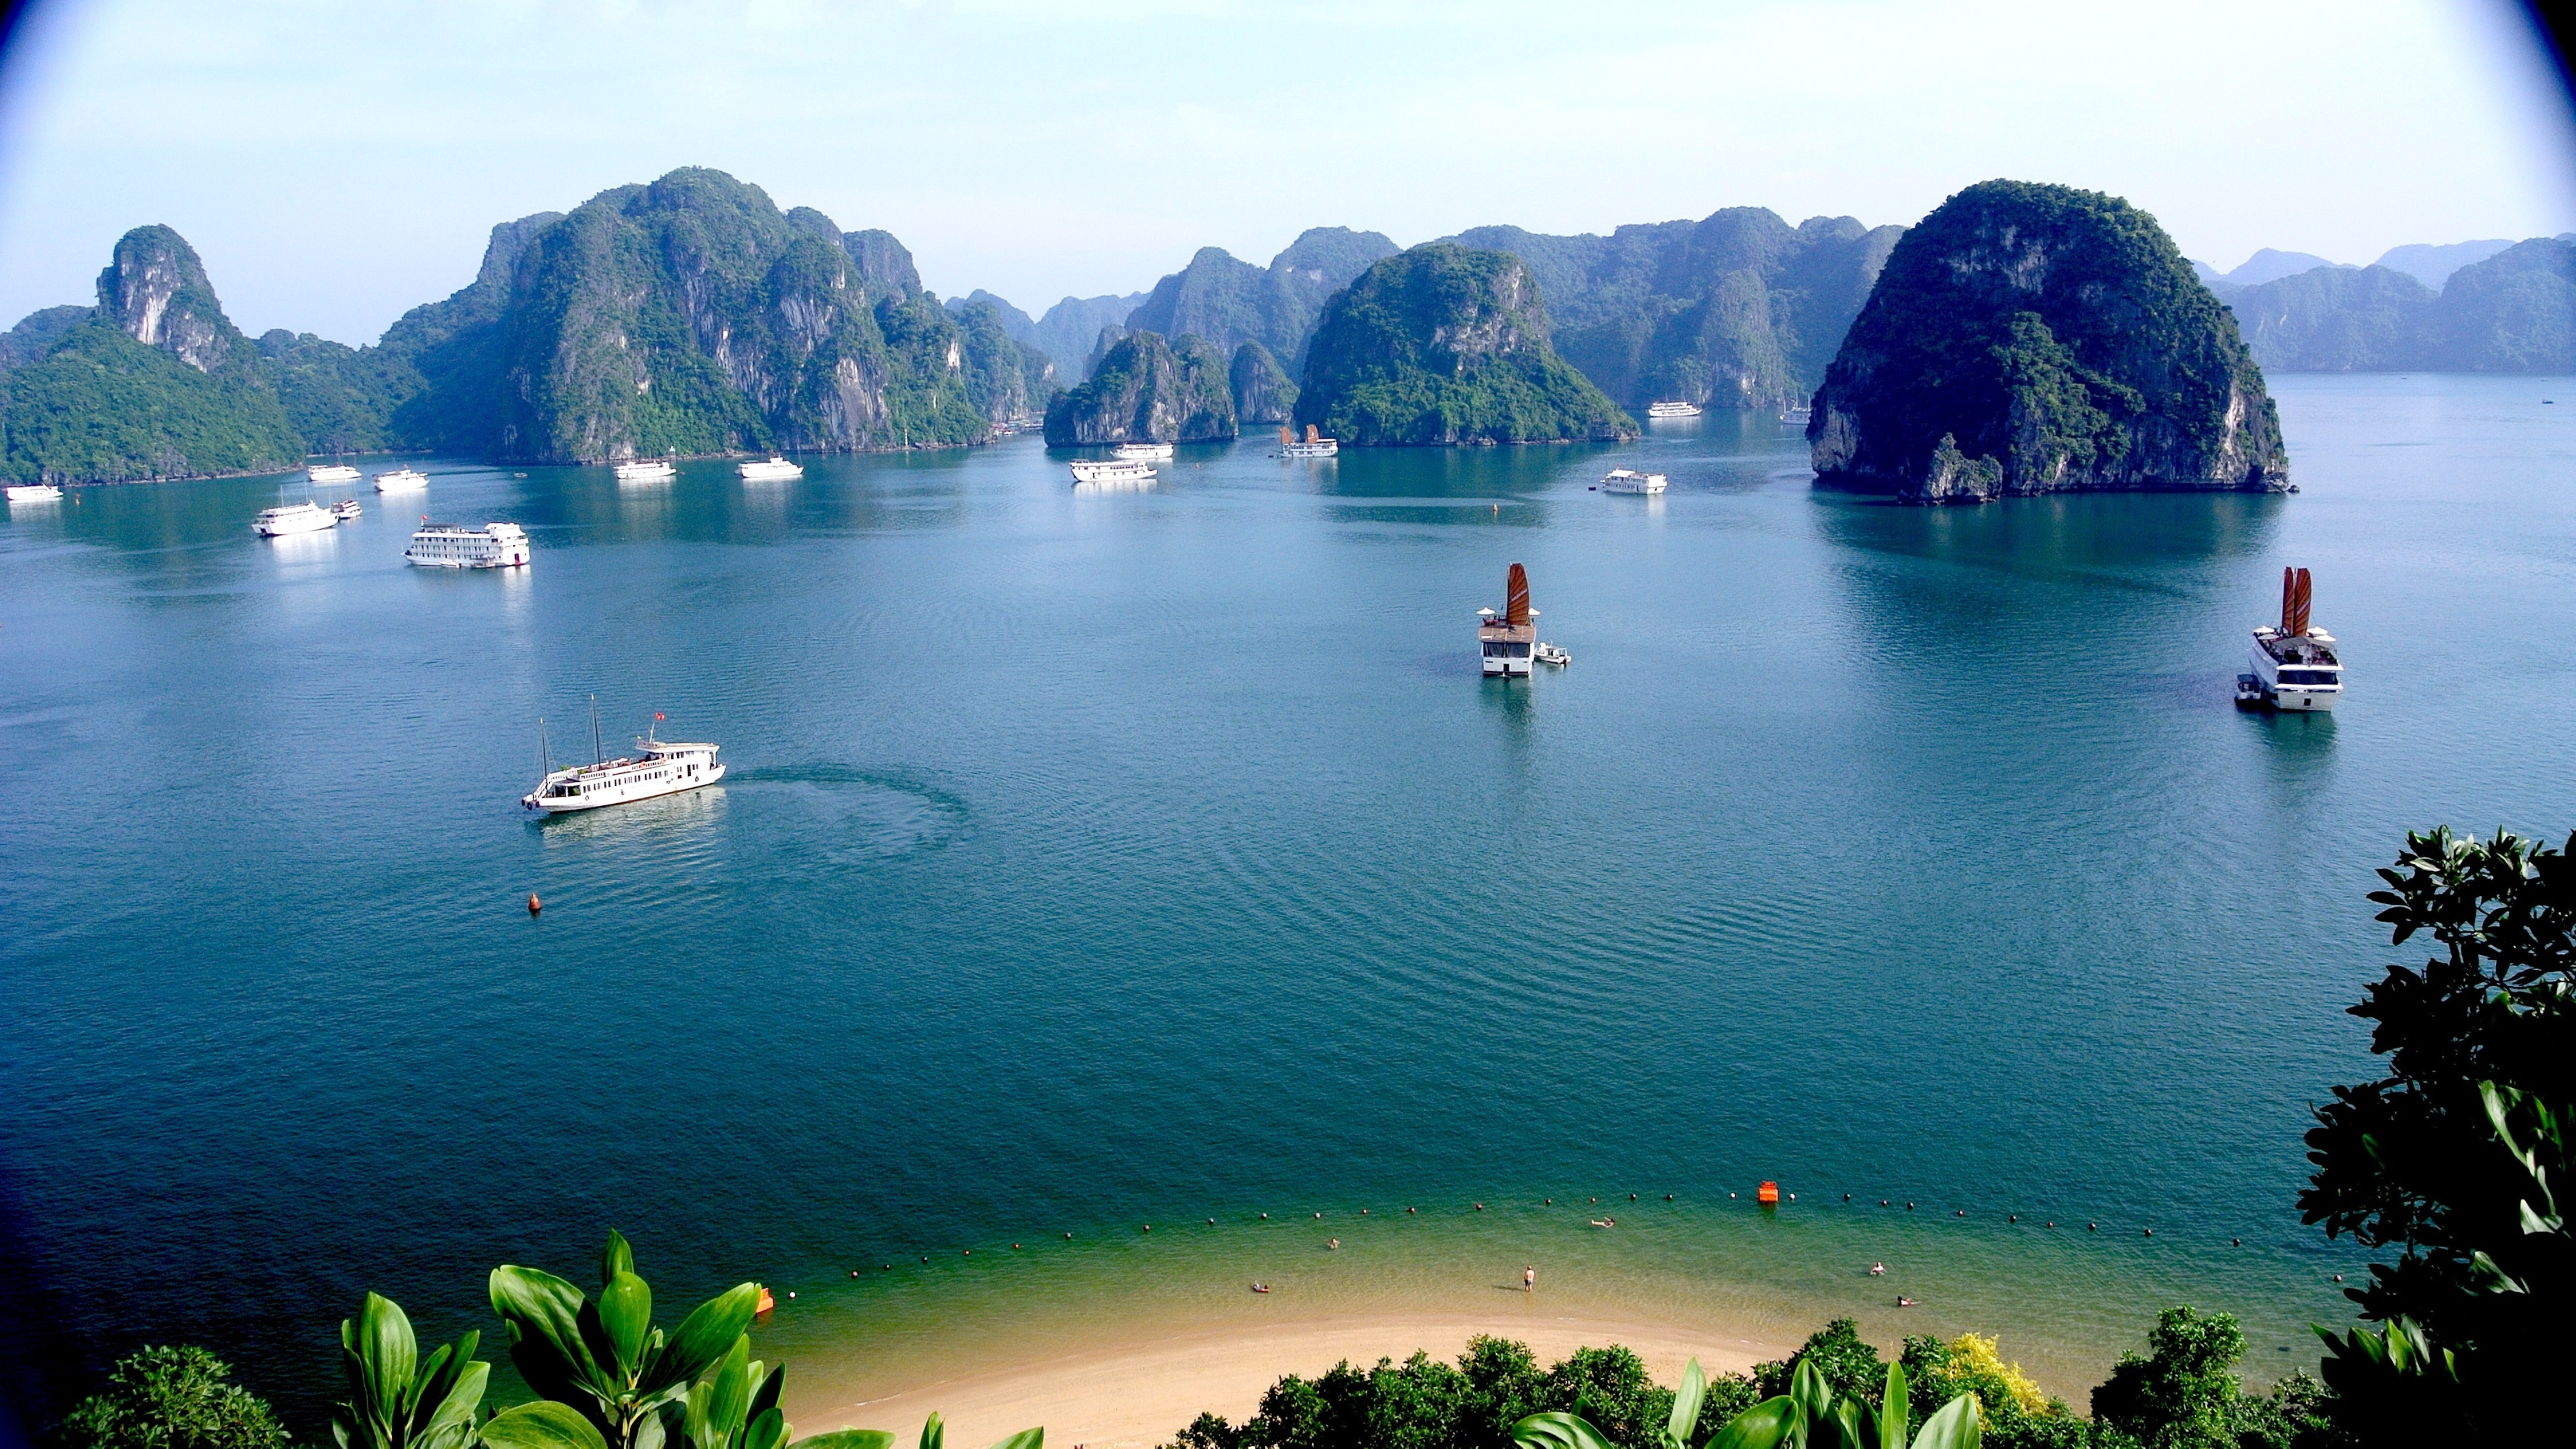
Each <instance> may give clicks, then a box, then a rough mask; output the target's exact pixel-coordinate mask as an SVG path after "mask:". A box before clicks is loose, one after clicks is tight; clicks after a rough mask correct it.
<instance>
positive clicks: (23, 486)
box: [9, 483, 63, 503]
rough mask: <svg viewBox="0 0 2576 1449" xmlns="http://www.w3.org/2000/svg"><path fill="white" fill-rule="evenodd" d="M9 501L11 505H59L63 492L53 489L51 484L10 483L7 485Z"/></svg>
mask: <svg viewBox="0 0 2576 1449" xmlns="http://www.w3.org/2000/svg"><path fill="white" fill-rule="evenodd" d="M9 501H10V502H12V503H60V502H62V501H63V490H61V489H60V488H57V487H55V486H54V485H53V484H51V483H12V484H10V485H9Z"/></svg>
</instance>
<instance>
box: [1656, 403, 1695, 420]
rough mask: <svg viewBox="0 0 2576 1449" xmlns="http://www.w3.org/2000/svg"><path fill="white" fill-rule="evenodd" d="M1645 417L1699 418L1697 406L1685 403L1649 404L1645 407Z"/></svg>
mask: <svg viewBox="0 0 2576 1449" xmlns="http://www.w3.org/2000/svg"><path fill="white" fill-rule="evenodd" d="M1646 416H1648V417H1650V418H1695V417H1698V416H1699V404H1697V403H1686V402H1659V403H1649V404H1647V405H1646Z"/></svg>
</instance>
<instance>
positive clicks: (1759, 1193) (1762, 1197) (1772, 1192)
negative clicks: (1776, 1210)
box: [1753, 1182, 1780, 1207]
mask: <svg viewBox="0 0 2576 1449" xmlns="http://www.w3.org/2000/svg"><path fill="white" fill-rule="evenodd" d="M1753 1200H1754V1201H1755V1202H1759V1203H1767V1204H1770V1205H1772V1206H1775V1207H1776V1206H1777V1205H1778V1204H1779V1202H1780V1184H1778V1183H1776V1182H1766V1183H1764V1184H1762V1186H1761V1187H1760V1188H1759V1189H1758V1190H1756V1191H1755V1192H1754V1194H1753Z"/></svg>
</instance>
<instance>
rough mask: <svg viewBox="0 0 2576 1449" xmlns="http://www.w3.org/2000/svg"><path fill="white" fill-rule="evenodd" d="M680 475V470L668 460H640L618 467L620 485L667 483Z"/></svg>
mask: <svg viewBox="0 0 2576 1449" xmlns="http://www.w3.org/2000/svg"><path fill="white" fill-rule="evenodd" d="M679 473H680V470H679V469H677V468H674V467H672V466H671V460H670V459H668V458H638V459H636V460H635V461H634V462H631V463H620V464H618V465H617V481H618V482H620V483H666V482H669V481H670V480H671V479H673V478H676V477H678V476H679Z"/></svg>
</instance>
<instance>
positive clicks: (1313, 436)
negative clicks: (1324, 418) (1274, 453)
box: [1278, 423, 1342, 458]
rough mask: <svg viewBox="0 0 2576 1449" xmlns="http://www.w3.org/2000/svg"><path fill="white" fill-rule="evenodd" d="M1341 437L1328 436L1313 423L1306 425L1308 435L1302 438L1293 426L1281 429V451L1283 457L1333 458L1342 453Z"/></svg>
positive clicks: (1279, 454)
mask: <svg viewBox="0 0 2576 1449" xmlns="http://www.w3.org/2000/svg"><path fill="white" fill-rule="evenodd" d="M1341 451H1342V443H1341V440H1340V439H1339V438H1327V437H1325V436H1324V435H1323V434H1322V433H1321V432H1319V431H1317V430H1316V427H1315V425H1314V424H1313V423H1308V424H1307V425H1306V436H1305V437H1303V438H1300V437H1298V436H1297V434H1296V431H1295V430H1294V429H1291V428H1281V429H1280V430H1279V453H1278V456H1280V457H1282V458H1333V457H1338V456H1340V455H1341Z"/></svg>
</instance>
